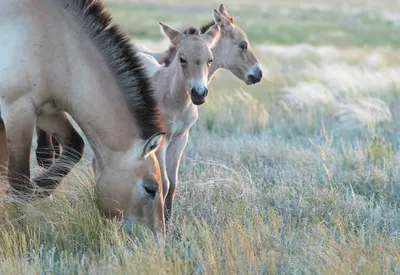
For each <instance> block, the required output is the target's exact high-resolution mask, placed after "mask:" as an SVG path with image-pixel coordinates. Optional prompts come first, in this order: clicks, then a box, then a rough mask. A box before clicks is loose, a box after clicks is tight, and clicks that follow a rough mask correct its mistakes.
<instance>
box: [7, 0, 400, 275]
mask: <svg viewBox="0 0 400 275" xmlns="http://www.w3.org/2000/svg"><path fill="white" fill-rule="evenodd" d="M272 2H273V4H274V5H275V6H276V5H278V6H279V5H285V4H280V3H281V1H272ZM283 2H285V1H283ZM283 2H282V3H283ZM295 2H296V3H297V1H295ZM206 3H208V2H204V3H199V4H198V5H196V3H194V4H193V3H192V2H190V4H187V5H183V6H178V5H174V4H170V5H167V4H161V5H156V4H147V3H146V4H134V5H121V4H110V8H111V10H112V12H113V14H114V16H115V17H116V20H117V21H118V22H120V23H121V24H122V25H123V28H124V29H125V30H127V31H128V32H129V33H130V35H131V36H132V37H134V38H137V39H140V40H142V39H144V40H158V39H161V35H160V34H159V27H158V25H157V21H159V20H162V21H165V22H167V23H170V24H171V25H173V26H175V27H177V28H184V27H186V24H190V25H199V24H201V23H205V22H207V21H208V20H209V19H210V18H211V8H215V7H214V6H213V5H214V4H211V3H209V6H210V7H207V8H206V7H205V6H206ZM285 3H286V2H285ZM200 4H203V6H201V7H200ZM255 5H258V3H254V1H253V2H252V1H250V2H249V3H246V4H243V5H241V6H240V7H236V9H234V11H232V12H231V13H232V15H234V16H235V18H236V19H235V20H236V22H237V23H238V25H240V26H241V27H242V28H243V29H244V30H245V31H246V32H247V33H248V35H249V39H250V41H251V43H252V45H253V48H254V49H255V50H256V52H257V54H258V57H259V59H260V61H261V63H262V64H263V66H264V79H263V81H262V82H261V83H259V84H258V85H254V86H246V85H245V84H244V83H242V82H241V81H239V80H238V79H236V78H235V77H234V76H233V75H232V74H230V73H227V72H219V73H218V75H217V77H216V78H215V79H213V81H212V84H211V85H210V89H209V90H210V93H209V95H208V97H207V102H206V104H204V105H203V106H201V107H200V108H199V112H200V117H199V120H198V122H197V123H196V125H195V126H194V128H193V129H192V130H191V135H190V139H189V143H188V146H187V149H186V151H185V153H184V157H183V159H182V162H181V167H180V173H179V175H180V183H179V187H178V193H177V196H176V204H175V216H174V218H173V221H172V225H171V231H170V233H169V235H168V237H167V241H166V245H165V246H158V245H157V244H156V243H155V242H154V240H153V239H152V238H148V239H146V240H143V241H141V242H138V241H136V240H133V239H131V238H129V237H128V236H126V235H124V234H123V233H122V232H121V231H120V230H119V224H118V222H117V221H114V220H107V219H105V218H104V217H103V216H102V215H101V213H100V212H99V211H98V208H97V206H96V198H95V192H94V179H93V175H92V172H91V170H90V168H89V167H90V165H89V164H90V158H91V151H90V149H89V148H88V150H87V151H86V159H85V160H84V161H83V162H82V163H80V165H79V166H78V167H77V168H76V169H74V171H73V173H72V174H71V175H69V176H68V178H67V179H66V180H65V181H64V183H63V184H62V185H61V186H60V188H59V189H58V190H57V192H56V194H54V195H53V196H52V197H51V198H48V199H43V200H38V201H35V202H32V203H29V204H27V203H21V202H18V201H10V200H9V198H7V197H5V196H0V210H1V211H0V217H1V220H2V222H1V223H0V243H1V244H2V245H1V246H0V273H1V274H399V273H400V205H399V202H400V171H399V169H398V167H399V164H400V150H399V149H400V123H399V121H400V108H399V107H398V106H399V102H400V98H399V95H400V93H399V91H400V88H399V87H400V81H399V78H398V76H399V75H400V69H399V64H400V59H399V56H400V52H399V50H397V48H398V45H399V41H400V38H399V32H398V31H397V28H398V27H395V26H394V25H393V23H390V22H388V21H387V20H384V16H383V14H381V13H379V12H378V11H376V12H373V13H371V12H370V13H366V12H363V11H362V10H363V9H364V6H362V7H361V6H360V7H359V8H360V10H361V11H358V12H355V13H354V14H349V13H345V12H341V11H340V10H338V9H331V10H327V11H321V10H317V9H315V10H306V9H300V8H299V7H298V6H296V4H293V6H288V7H286V6H285V7H283V8H287V9H288V11H289V12H288V13H285V12H283V11H282V9H283V8H282V9H278V8H276V7H275V6H274V8H271V9H261V8H260V9H254V6H255ZM227 8H228V10H229V5H228V4H227ZM338 34H341V35H338ZM269 42H270V43H271V44H274V47H275V46H276V47H278V50H277V49H276V48H274V47H271V45H269V44H268V43H269ZM299 43H307V44H310V45H314V46H316V47H306V48H304V47H303V46H304V45H303V46H302V45H299ZM310 45H308V46H310ZM319 45H333V46H334V48H333V50H332V49H328V50H326V48H324V47H318V46H319ZM286 46H288V47H286ZM385 46H387V47H385ZM280 51H281V52H280ZM371 60H372V61H371ZM313 83H314V84H315V83H318V84H320V85H323V87H325V88H326V90H327V93H329V94H331V95H332V98H333V101H332V102H330V103H328V104H326V103H324V101H323V100H322V99H320V98H318V94H315V93H313V89H314V88H313V87H314V86H312V85H311V84H313ZM300 84H303V85H306V88H305V90H304V91H302V90H301V89H300V88H299V87H300V86H301V85H300ZM307 84H310V86H307ZM288 87H290V88H292V89H293V90H294V91H297V92H299V93H300V92H303V94H300V95H301V96H297V97H296V94H295V93H294V94H290V93H285V92H284V91H283V89H284V88H288ZM307 87H308V88H307ZM370 98H373V99H379V100H381V101H379V102H381V105H382V104H383V105H384V106H383V107H382V106H381V105H379V104H378V103H379V102H378V103H377V101H371V102H372V103H371V102H369V101H368V99H370ZM293 99H295V100H293ZM300 100H303V101H304V102H303V103H304V104H298V103H299V102H297V101H300ZM363 100H367V101H366V102H367V103H365V101H363ZM293 101H294V102H293ZM360 102H361V103H360ZM363 102H364V103H363ZM351 104H353V105H351ZM357 104H361V105H359V106H361V107H360V108H357V106H358V105H357ZM362 104H366V105H362ZM368 104H370V105H368ZM346 106H347V109H346V108H345V107H346ZM349 106H350V107H349ZM385 106H386V107H385ZM365 110H367V111H366V112H362V111H365ZM345 111H346V112H345ZM387 111H388V112H389V113H390V118H391V119H382V117H384V118H387V117H385V114H386V113H385V112H387ZM382 113H383V114H382ZM368 115H371V117H372V118H370V117H369V116H368ZM33 149H34V148H33Z"/></svg>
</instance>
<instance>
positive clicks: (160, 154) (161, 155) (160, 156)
mask: <svg viewBox="0 0 400 275" xmlns="http://www.w3.org/2000/svg"><path fill="white" fill-rule="evenodd" d="M167 146H168V144H164V145H163V146H161V147H160V148H159V149H158V150H157V152H156V156H157V160H158V164H159V165H160V170H161V180H162V187H163V188H162V190H163V195H164V200H165V198H166V197H167V195H168V191H169V179H168V174H167V165H166V162H165V161H166V160H165V158H166V153H167Z"/></svg>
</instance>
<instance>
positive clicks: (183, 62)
mask: <svg viewBox="0 0 400 275" xmlns="http://www.w3.org/2000/svg"><path fill="white" fill-rule="evenodd" d="M179 62H181V64H182V65H185V64H186V60H185V59H184V58H182V57H181V58H179Z"/></svg>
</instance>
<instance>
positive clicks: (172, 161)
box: [164, 132, 189, 228]
mask: <svg viewBox="0 0 400 275" xmlns="http://www.w3.org/2000/svg"><path fill="white" fill-rule="evenodd" d="M188 137H189V133H188V132H186V133H185V134H184V135H182V136H181V137H180V138H178V139H175V140H172V141H171V142H170V143H169V144H168V149H167V155H166V159H167V163H166V164H167V174H168V179H169V189H168V193H167V196H166V198H165V204H164V212H165V214H164V216H165V225H166V226H167V228H168V222H169V221H170V220H171V218H172V207H173V204H174V197H175V193H176V189H177V186H178V170H179V163H180V161H181V157H182V154H183V151H184V150H185V148H186V144H187V141H188Z"/></svg>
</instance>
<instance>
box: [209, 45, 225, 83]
mask: <svg viewBox="0 0 400 275" xmlns="http://www.w3.org/2000/svg"><path fill="white" fill-rule="evenodd" d="M221 50H222V49H221V45H220V42H219V41H218V42H217V43H216V44H215V45H214V47H213V48H212V49H211V51H212V54H213V57H214V62H213V63H212V64H211V67H210V70H209V72H208V82H209V83H210V81H211V79H212V78H213V77H214V75H215V74H216V73H217V71H219V70H220V69H222V68H223V67H224V64H223V62H222V58H221V56H222V51H221Z"/></svg>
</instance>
